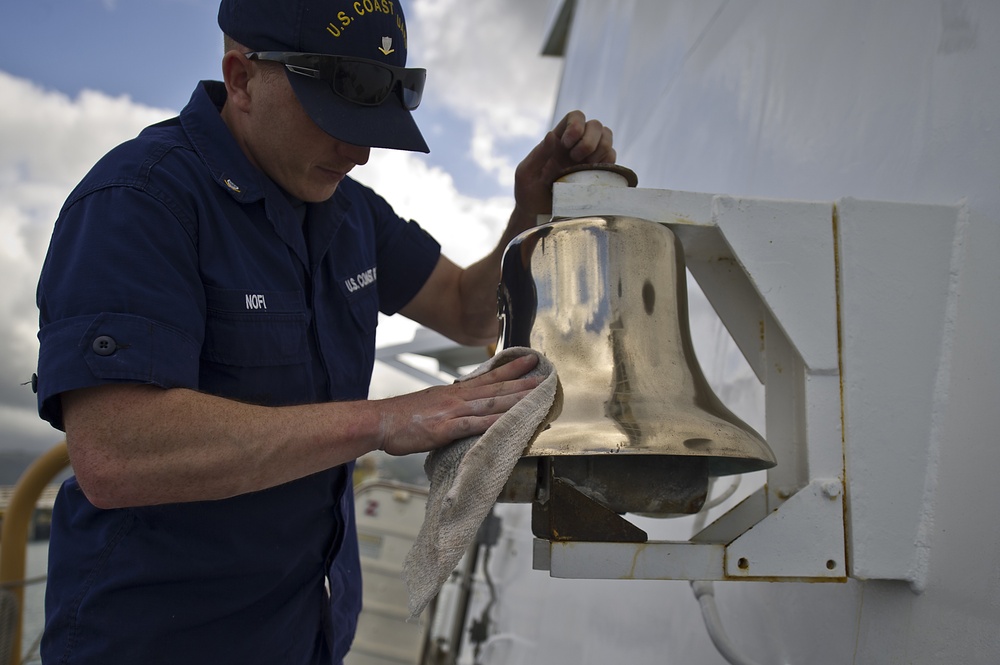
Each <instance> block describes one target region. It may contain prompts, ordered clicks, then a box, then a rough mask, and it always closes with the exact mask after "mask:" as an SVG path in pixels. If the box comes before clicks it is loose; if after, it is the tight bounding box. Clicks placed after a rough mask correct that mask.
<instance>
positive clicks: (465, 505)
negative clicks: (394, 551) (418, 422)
mask: <svg viewBox="0 0 1000 665" xmlns="http://www.w3.org/2000/svg"><path fill="white" fill-rule="evenodd" d="M529 354H530V355H535V356H538V364H537V365H536V366H535V367H534V369H532V370H531V371H530V372H528V374H527V376H542V377H545V378H544V379H543V380H542V382H541V383H540V384H539V385H538V386H537V387H536V388H535V389H534V390H532V391H531V392H530V393H528V394H527V395H526V396H525V397H524V398H523V399H522V400H521V401H519V402H518V403H517V404H515V405H514V406H513V408H511V409H510V410H509V411H507V412H506V413H504V414H503V415H502V416H500V418H499V419H498V420H497V421H496V422H495V423H493V425H491V426H490V428H489V429H488V430H486V432H484V433H483V434H481V435H477V436H470V437H467V438H465V439H459V440H458V441H455V442H454V443H452V444H451V445H449V446H447V447H445V448H441V449H438V450H435V451H432V452H431V453H430V454H429V455H428V456H427V460H426V462H425V463H424V471H425V472H426V473H427V477H428V478H429V479H430V481H431V487H430V493H429V495H428V497H427V511H426V514H425V516H424V523H423V526H422V527H421V528H420V533H419V534H418V535H417V539H416V541H415V542H414V543H413V547H411V548H410V551H409V553H408V554H407V555H406V560H405V561H404V562H403V581H404V582H405V583H406V588H407V590H408V591H409V594H410V603H409V605H410V618H414V617H417V616H419V615H420V613H421V612H423V611H424V608H425V607H427V604H428V603H429V602H430V601H431V600H432V599H433V598H434V596H436V595H437V593H438V592H439V591H440V590H441V587H442V585H444V583H445V580H447V579H448V576H449V575H451V573H452V571H453V570H455V566H457V565H458V562H459V560H460V559H461V558H462V555H463V554H465V552H466V550H467V549H468V548H469V545H470V544H471V543H472V540H473V539H474V538H475V537H476V532H477V531H478V530H479V527H480V525H481V524H482V523H483V520H485V519H486V516H487V515H488V514H489V512H490V508H492V507H493V504H494V503H496V500H497V497H498V496H500V492H501V491H502V490H503V487H504V485H505V484H506V483H507V479H508V478H510V474H511V472H512V471H513V470H514V465H515V464H517V460H518V458H520V457H521V453H522V452H524V449H525V448H527V447H528V445H529V444H530V443H531V441H532V439H533V438H534V436H535V434H536V432H537V431H538V430H539V429H540V428H541V426H542V424H543V423H544V422H545V421H546V416H548V414H549V410H550V409H551V408H552V404H553V402H554V401H555V396H556V383H557V378H556V372H555V369H554V368H553V367H552V363H551V362H549V360H548V359H547V358H545V356H543V355H542V354H540V353H538V352H537V351H533V350H532V349H527V348H524V347H511V348H508V349H504V350H503V351H501V352H500V353H498V354H497V355H495V356H493V357H492V358H490V359H489V360H487V361H486V362H485V363H483V364H482V365H480V366H479V367H477V368H476V369H475V371H473V372H471V373H470V374H467V375H465V376H463V377H462V378H460V379H459V381H466V380H468V379H471V378H473V377H476V376H479V375H480V374H483V373H485V372H488V371H490V370H491V369H493V368H494V367H499V366H500V365H503V364H505V363H508V362H510V361H511V360H513V359H514V358H517V357H519V356H524V355H529Z"/></svg>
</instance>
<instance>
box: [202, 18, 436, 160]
mask: <svg viewBox="0 0 1000 665" xmlns="http://www.w3.org/2000/svg"><path fill="white" fill-rule="evenodd" d="M219 27H220V28H222V32H223V33H225V34H227V35H229V36H230V37H232V38H233V39H235V40H236V41H237V42H239V43H240V44H242V45H243V46H246V47H247V48H249V49H252V50H254V51H292V52H299V53H324V54H327V55H344V56H351V57H355V58H366V59H368V60H376V61H379V62H383V63H385V64H387V65H393V66H396V67H405V66H406V19H405V18H404V16H403V8H402V7H401V6H400V3H399V0H222V3H221V4H220V5H219ZM286 72H287V74H288V80H289V82H290V83H291V84H292V89H293V90H294V91H295V95H296V96H297V97H298V99H299V102H300V103H301V104H302V107H303V108H304V109H305V110H306V113H308V114H309V117H310V118H312V120H313V122H315V123H316V124H317V125H319V127H320V128H321V129H322V130H323V131H325V132H326V133H327V134H329V135H330V136H332V137H334V138H335V139H338V140H340V141H344V142H346V143H351V144H354V145H360V146H366V147H371V148H394V149H397V150H414V151H417V152H430V150H429V149H428V147H427V143H426V142H425V141H424V137H423V136H422V135H421V134H420V130H419V129H418V128H417V123H416V122H415V121H414V120H413V116H412V115H411V113H410V111H408V110H407V109H406V108H405V107H404V106H403V104H402V103H401V102H400V101H399V99H398V97H397V96H396V95H391V96H390V97H389V99H387V100H386V101H385V102H383V103H382V104H379V105H378V106H362V105H360V104H355V103H353V102H349V101H347V100H346V99H344V98H342V97H340V96H339V95H337V94H336V93H334V92H333V90H331V89H330V86H329V85H328V84H327V83H326V82H324V81H322V80H320V79H315V78H310V77H308V76H303V75H301V74H294V73H292V72H288V71H287V69H286Z"/></svg>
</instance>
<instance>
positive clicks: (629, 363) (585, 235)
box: [499, 216, 775, 541]
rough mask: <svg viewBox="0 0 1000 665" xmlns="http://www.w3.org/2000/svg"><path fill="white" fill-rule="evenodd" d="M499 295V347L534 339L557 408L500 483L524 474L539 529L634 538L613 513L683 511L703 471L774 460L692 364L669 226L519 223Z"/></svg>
mask: <svg viewBox="0 0 1000 665" xmlns="http://www.w3.org/2000/svg"><path fill="white" fill-rule="evenodd" d="M499 300H500V320H501V337H500V345H501V346H502V348H508V347H511V346H526V347H531V348H533V349H536V350H538V351H540V352H541V353H543V354H545V355H546V356H547V357H548V358H549V359H550V360H551V361H552V363H553V364H554V366H555V368H556V371H557V372H558V375H559V392H558V394H557V398H556V406H555V408H554V411H553V413H554V414H555V417H554V419H552V420H551V422H550V423H549V424H548V426H547V427H546V428H544V429H543V430H542V431H541V432H539V433H538V435H537V436H536V437H535V439H534V440H533V441H532V443H531V444H530V446H529V447H528V448H527V450H526V451H525V452H524V454H523V457H522V460H521V463H520V464H519V469H518V471H517V472H516V473H515V476H514V477H512V480H511V481H510V482H509V483H508V490H507V491H508V494H509V495H508V496H507V497H501V500H504V498H506V500H515V501H517V500H526V499H525V493H524V491H523V490H519V489H517V483H519V482H520V483H522V484H523V483H524V482H525V478H526V479H527V482H528V483H530V484H533V485H534V492H533V494H532V496H531V498H530V500H531V501H532V503H533V505H534V511H533V520H532V521H533V530H534V532H535V535H536V536H538V537H541V538H547V539H550V540H556V539H563V540H618V541H644V540H645V539H646V536H645V533H644V532H642V531H641V530H640V529H638V528H637V527H634V526H633V525H631V524H629V523H627V522H624V521H623V520H621V519H620V518H619V517H618V516H619V515H620V514H623V513H643V514H652V515H675V514H690V513H694V512H697V511H698V510H700V509H701V507H702V505H703V504H704V502H705V498H706V495H707V492H708V478H709V477H710V476H721V475H727V474H735V473H744V472H748V471H756V470H759V469H765V468H768V467H771V466H774V465H775V458H774V454H773V453H772V452H771V450H770V448H769V447H768V445H767V444H766V443H765V442H764V440H763V439H762V438H761V437H760V435H759V434H757V433H756V432H755V431H754V430H753V429H751V428H750V427H749V426H748V425H747V424H746V423H744V422H743V421H741V420H740V419H739V418H738V417H736V416H735V415H734V414H733V413H732V412H731V411H730V410H729V409H728V408H726V406H725V405H724V404H723V403H722V402H721V401H720V400H719V398H718V397H717V396H716V395H715V393H714V392H713V391H712V389H711V388H710V387H709V385H708V382H707V381H706V380H705V377H704V375H703V373H702V371H701V368H700V366H699V365H698V361H697V358H696V357H695V354H694V348H693V346H692V343H691V333H690V329H689V327H688V317H687V286H686V272H685V267H684V254H683V249H682V247H681V244H680V242H679V241H678V240H677V238H676V237H675V235H674V234H673V233H672V232H671V231H670V229H669V228H667V227H666V226H664V225H662V224H659V223H656V222H651V221H647V220H642V219H636V218H632V217H622V216H605V217H586V218H579V219H567V220H561V221H554V222H551V223H548V224H543V225H541V226H538V227H536V228H534V229H531V230H529V231H526V232H524V233H522V234H521V235H519V236H517V237H516V238H515V239H514V240H513V241H511V243H510V244H509V245H508V246H507V249H506V252H505V254H504V257H503V263H502V275H501V282H500V288H499ZM519 478H520V479H519Z"/></svg>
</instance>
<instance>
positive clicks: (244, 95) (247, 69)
mask: <svg viewBox="0 0 1000 665" xmlns="http://www.w3.org/2000/svg"><path fill="white" fill-rule="evenodd" d="M252 75H253V63H252V62H250V60H249V59H248V58H247V57H246V56H245V55H243V54H242V53H240V52H239V51H227V52H226V54H225V55H224V56H222V78H223V80H224V81H225V82H226V95H227V96H226V103H228V104H233V106H235V107H236V108H237V109H239V110H240V111H243V112H244V113H246V112H247V111H249V110H250V91H249V82H250V78H251V76H252Z"/></svg>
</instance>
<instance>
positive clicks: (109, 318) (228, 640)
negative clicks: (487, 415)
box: [38, 82, 440, 665]
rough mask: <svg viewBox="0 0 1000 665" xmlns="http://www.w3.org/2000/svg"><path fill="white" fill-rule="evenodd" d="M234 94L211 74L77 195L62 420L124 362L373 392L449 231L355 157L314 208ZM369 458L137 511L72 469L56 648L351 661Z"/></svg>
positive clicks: (52, 652)
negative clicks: (233, 109)
mask: <svg viewBox="0 0 1000 665" xmlns="http://www.w3.org/2000/svg"><path fill="white" fill-rule="evenodd" d="M224 100H225V88H224V87H223V86H222V84H221V83H216V82H203V83H201V84H200V85H199V87H198V89H197V90H196V91H195V93H194V94H193V95H192V97H191V101H190V102H189V103H188V105H187V106H186V107H185V108H184V110H183V111H182V112H181V114H180V116H179V117H178V118H174V119H171V120H167V121H165V122H162V123H159V124H157V125H154V126H152V127H149V128H147V129H146V130H144V131H143V132H142V133H141V134H140V135H139V136H138V137H137V138H136V139H133V140H132V141H129V142H127V143H125V144H123V145H121V146H119V147H118V148H116V149H114V150H113V151H111V152H110V153H109V154H108V155H107V156H106V157H105V158H104V159H102V160H101V161H100V162H99V163H98V164H97V165H96V166H95V167H94V169H93V170H92V171H91V172H90V173H89V174H88V175H87V176H86V178H85V179H84V180H83V181H82V182H81V183H80V185H79V186H78V187H77V188H76V189H75V190H74V192H73V193H72V194H71V195H70V197H69V199H68V200H67V202H66V204H65V206H64V207H63V210H62V212H61V213H60V217H59V220H58V221H57V223H56V226H55V230H54V232H53V236H52V242H51V245H50V248H49V253H48V256H47V257H46V261H45V266H44V268H43V270H42V275H41V279H40V281H39V289H38V305H39V310H40V323H41V327H40V332H39V339H40V341H41V352H40V356H39V366H38V400H39V410H40V413H41V415H42V417H43V418H45V419H47V420H48V421H50V422H51V423H52V424H53V425H54V426H56V427H59V428H61V427H62V413H61V410H60V404H59V399H58V396H59V394H60V393H62V392H64V391H67V390H73V389H78V388H85V387H90V386H97V385H101V384H107V383H116V382H128V383H144V384H153V385H156V386H161V387H163V388H175V387H183V388H191V389H195V390H199V391H202V392H206V393H211V394H214V395H219V396H222V397H227V398H232V399H236V400H240V401H244V402H252V403H254V404H264V405H271V406H280V405H291V404H305V403H315V402H322V401H330V400H352V399H364V398H365V397H366V396H367V393H368V384H369V380H370V379H371V372H372V367H373V363H374V346H375V327H376V324H377V317H378V312H379V311H382V312H385V313H390V314H391V313H394V312H396V311H397V310H399V308H401V307H402V306H403V305H405V304H406V303H407V302H409V301H410V299H411V298H412V297H413V296H414V295H415V294H416V292H417V291H418V290H419V289H420V287H421V286H422V285H423V284H424V282H425V281H426V279H427V277H428V276H429V275H430V273H431V271H432V270H433V268H434V266H435V264H436V262H437V259H438V256H439V252H440V247H439V246H438V244H437V243H436V242H435V241H434V240H433V239H432V238H431V237H430V236H429V235H427V234H426V233H425V232H424V231H423V230H422V229H421V228H420V227H419V226H418V225H417V224H416V223H414V222H406V221H404V220H402V219H400V218H399V217H398V216H397V215H396V214H395V213H394V212H393V211H392V209H391V208H390V207H389V205H388V204H387V203H386V202H385V201H384V200H383V199H381V198H380V197H378V196H377V195H375V194H374V193H373V192H372V191H371V190H369V189H367V188H365V187H364V186H362V185H360V184H358V183H357V182H355V181H353V180H351V179H349V178H348V179H345V180H344V181H343V182H342V183H341V184H340V186H339V187H338V188H337V191H336V193H335V194H334V196H333V197H332V198H331V199H330V200H329V201H326V202H324V203H321V204H310V205H308V206H307V209H308V213H307V214H306V216H305V222H304V224H303V221H302V219H301V218H300V217H299V216H298V215H296V213H295V210H294V208H293V204H292V203H291V202H290V201H289V199H288V197H286V196H285V195H284V193H283V192H282V191H281V190H280V189H279V188H278V187H277V186H276V185H275V184H274V183H273V182H271V181H270V180H269V179H268V178H266V177H265V176H264V175H263V174H262V173H261V172H260V171H258V170H257V169H256V168H255V167H254V166H253V165H252V164H251V163H250V162H249V161H248V160H247V159H246V157H245V156H244V154H243V152H242V151H241V150H240V148H239V146H238V145H237V143H236V141H235V140H234V139H233V137H232V135H231V134H230V133H229V131H228V129H227V128H226V126H225V124H224V123H223V122H222V119H221V117H220V115H219V109H220V108H221V106H222V104H223V102H224ZM352 468H353V464H348V465H344V466H342V467H337V468H334V469H330V470H327V471H323V472H320V473H316V474H314V475H312V476H308V477H306V478H303V479H301V480H297V481H294V482H290V483H287V484H285V485H280V486H278V487H274V488H271V489H268V490H264V491H260V492H255V493H251V494H245V495H242V496H238V497H235V498H233V499H227V500H221V501H204V502H195V503H186V504H171V505H162V506H152V507H143V508H130V509H118V510H100V509H97V508H95V507H94V506H93V505H92V504H91V503H90V502H89V501H88V500H87V499H86V497H85V496H84V495H83V493H82V492H81V491H80V488H79V485H78V484H77V483H76V481H75V479H74V478H71V479H70V480H68V481H67V482H66V483H65V484H64V486H63V487H62V489H61V491H60V494H59V497H58V499H57V501H56V507H55V513H54V515H53V525H52V535H51V544H50V551H49V583H48V590H47V595H46V630H45V635H44V639H43V643H42V655H43V658H44V659H45V662H46V663H53V664H55V663H102V664H106V663H143V664H144V665H148V664H152V663H170V664H171V665H181V664H183V665H191V664H194V663H212V664H213V665H219V664H222V663H240V664H248V663H294V664H296V665H297V664H303V665H305V664H313V663H316V664H319V663H338V662H340V660H341V659H342V657H343V655H344V653H346V651H347V649H348V648H349V646H350V642H351V639H352V637H353V634H354V627H355V623H356V620H357V614H358V612H359V610H360V604H361V581H360V568H359V563H358V549H357V537H356V533H355V527H354V513H353V492H352V491H351V470H352ZM328 589H329V590H328Z"/></svg>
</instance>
